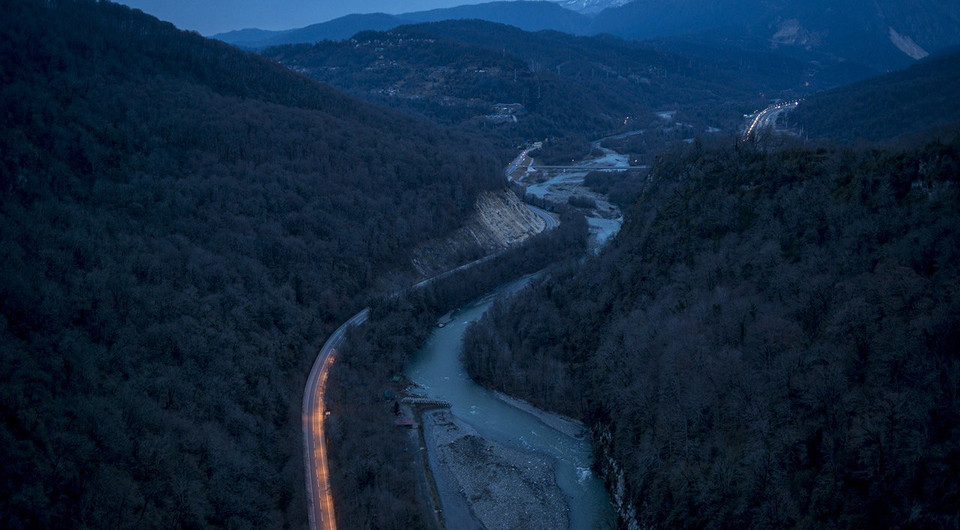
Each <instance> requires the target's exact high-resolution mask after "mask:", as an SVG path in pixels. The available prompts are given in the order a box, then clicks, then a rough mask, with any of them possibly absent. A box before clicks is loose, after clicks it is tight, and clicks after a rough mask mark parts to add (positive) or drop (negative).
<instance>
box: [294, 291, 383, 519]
mask: <svg viewBox="0 0 960 530" xmlns="http://www.w3.org/2000/svg"><path fill="white" fill-rule="evenodd" d="M369 315H370V308H369V307H368V308H364V309H363V310H362V311H360V312H359V313H357V314H356V315H353V317H352V318H350V320H348V321H346V322H344V323H343V325H342V326H340V327H339V328H337V330H336V331H334V332H333V334H332V335H330V338H329V339H327V342H325V343H324V344H323V348H320V353H319V354H317V360H316V361H314V363H313V369H311V370H310V377H308V378H307V385H306V389H305V390H304V392H303V450H304V453H305V454H306V459H305V464H306V466H307V504H308V509H309V512H310V528H312V529H320V530H335V529H336V528H337V519H336V516H335V515H334V513H333V496H332V495H331V493H330V469H329V467H328V465H327V444H326V440H325V439H324V434H323V420H324V417H325V416H326V406H325V405H324V402H323V398H324V392H325V391H326V386H327V375H328V374H329V373H330V366H331V365H332V364H333V361H334V358H335V356H336V353H337V348H339V347H340V345H341V344H343V339H344V338H345V337H346V336H347V330H348V329H349V328H351V327H352V326H359V325H360V324H363V323H364V322H366V321H367V317H368V316H369Z"/></svg>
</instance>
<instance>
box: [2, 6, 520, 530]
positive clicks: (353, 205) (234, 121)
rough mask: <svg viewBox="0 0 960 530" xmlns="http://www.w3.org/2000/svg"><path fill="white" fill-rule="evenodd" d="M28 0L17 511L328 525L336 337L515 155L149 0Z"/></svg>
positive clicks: (16, 72) (6, 501) (10, 36)
mask: <svg viewBox="0 0 960 530" xmlns="http://www.w3.org/2000/svg"><path fill="white" fill-rule="evenodd" d="M4 6H5V10H4V16H3V17H2V19H0V34H2V36H3V38H2V39H0V65H2V66H0V108H2V116H3V122H4V124H3V127H2V128H0V188H2V197H0V256H2V258H0V278H2V280H0V446H2V447H3V451H4V465H3V466H2V470H0V484H2V486H0V490H2V491H0V526H2V527H4V528H37V527H41V528H51V527H57V528H70V527H104V526H109V527H116V528H145V527H147V528H149V527H168V528H169V527H187V528H201V527H232V528H268V527H274V528H281V527H285V528H290V527H301V526H303V525H304V524H305V519H306V513H307V511H306V507H305V505H304V499H305V495H304V492H303V488H304V480H303V462H302V446H301V442H302V440H301V437H300V403H301V397H302V390H303V382H304V379H305V378H306V374H307V372H308V371H309V366H310V365H311V363H312V361H313V359H314V355H315V353H316V348H317V347H318V346H319V345H320V344H321V343H322V342H323V341H324V340H325V339H326V337H327V335H328V334H329V332H330V331H331V330H332V329H333V328H335V327H336V326H337V325H339V323H340V322H342V321H343V320H344V319H345V318H346V317H348V316H349V315H351V314H352V313H353V312H355V311H356V310H358V309H359V308H360V307H363V305H364V303H365V300H366V298H367V297H368V296H369V294H370V293H371V289H372V286H374V285H375V284H376V282H377V281H378V278H380V277H382V276H384V275H387V274H396V273H398V272H399V273H403V272H404V271H409V270H410V267H409V257H410V255H409V250H410V249H412V248H414V247H415V246H416V244H417V243H418V242H421V241H424V240H427V239H430V238H435V237H439V236H441V235H443V234H445V233H447V232H448V231H450V230H453V229H455V228H456V227H457V226H458V225H459V223H460V219H462V218H464V217H465V216H466V214H468V213H469V212H470V211H472V206H473V200H474V197H475V196H476V195H477V193H478V192H479V191H480V190H483V189H493V188H496V187H499V186H502V185H503V184H502V182H503V177H502V174H501V172H500V164H499V162H498V161H497V160H494V159H492V158H488V157H486V156H483V155H477V154H472V153H475V152H478V151H481V150H485V151H487V152H490V150H489V149H487V148H485V147H484V146H483V144H482V143H481V142H478V141H477V140H476V139H474V140H472V142H471V143H470V148H471V149H473V151H470V150H467V149H466V148H465V145H466V144H467V142H466V141H465V140H464V139H463V138H462V137H460V136H457V135H453V134H451V133H448V132H444V131H441V130H438V129H436V128H434V127H432V126H431V125H429V124H427V123H423V122H420V121H415V120H412V119H410V118H407V117H403V116H401V115H400V114H398V113H396V112H393V111H390V110H387V109H382V108H376V107H373V106H370V105H368V104H365V103H360V102H357V101H355V100H351V99H349V98H346V97H344V96H341V95H340V94H338V93H337V92H336V91H334V90H333V89H331V88H329V87H326V86H323V85H319V84H317V83H316V82H315V81H312V80H310V79H308V78H306V77H304V76H301V75H298V74H295V73H291V72H289V71H288V70H286V69H285V68H283V67H282V66H280V65H276V64H274V63H271V62H269V61H267V60H265V59H263V58H261V57H259V56H256V55H253V54H249V53H244V52H241V51H238V50H236V49H234V48H232V47H230V46H228V45H225V44H223V43H219V42H215V41H209V40H206V39H203V38H201V37H200V36H198V35H196V34H191V33H185V32H180V31H178V30H176V29H175V28H174V27H173V26H172V25H170V24H166V23H161V22H159V21H157V20H156V19H154V18H152V17H149V16H146V15H143V14H142V13H139V12H135V11H133V10H130V9H128V8H125V7H121V6H118V5H115V4H110V3H107V2H97V1H94V0H43V1H41V0H14V1H11V2H5V3H4Z"/></svg>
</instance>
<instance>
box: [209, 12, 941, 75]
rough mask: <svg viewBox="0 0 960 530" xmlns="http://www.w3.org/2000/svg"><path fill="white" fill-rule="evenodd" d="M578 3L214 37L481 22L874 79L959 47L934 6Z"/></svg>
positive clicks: (261, 38)
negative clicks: (805, 63) (758, 57)
mask: <svg viewBox="0 0 960 530" xmlns="http://www.w3.org/2000/svg"><path fill="white" fill-rule="evenodd" d="M615 4H617V3H610V4H603V5H602V7H604V9H602V10H600V11H594V10H593V8H595V7H600V5H598V4H590V6H587V5H586V4H583V3H578V4H577V7H578V9H579V11H580V12H581V13H588V14H590V15H591V16H585V15H583V14H578V13H575V12H573V11H571V10H568V9H557V8H558V6H560V5H563V6H564V7H570V6H569V5H565V4H563V3H560V4H556V3H552V2H492V3H486V4H478V5H470V6H462V7H457V8H447V9H437V10H432V11H425V12H419V13H409V14H404V15H383V14H371V15H351V16H349V17H344V18H341V19H336V20H332V21H329V22H324V23H322V24H316V25H313V26H308V27H306V28H301V29H299V30H293V31H284V32H259V31H257V32H253V31H250V30H244V31H239V32H231V33H226V34H220V35H215V36H214V38H218V39H221V40H224V41H226V42H230V43H232V44H237V45H240V46H245V47H251V48H262V47H266V46H270V45H276V44H289V43H301V42H303V43H308V42H315V41H318V40H323V39H334V40H336V39H343V38H347V37H349V36H351V35H352V33H351V32H353V33H355V32H357V31H360V30H363V29H370V30H377V31H384V30H388V29H391V28H393V27H396V26H398V25H401V24H405V23H417V22H428V21H438V20H446V19H461V18H478V19H482V20H487V21H491V22H499V23H506V24H511V25H514V26H517V27H519V28H521V29H525V30H528V31H536V30H541V29H553V30H557V31H563V32H566V33H573V34H583V35H598V34H604V33H607V34H611V35H616V36H619V37H623V38H629V39H649V38H663V37H680V36H683V37H685V38H693V39H696V40H699V41H703V42H706V43H723V44H727V45H736V46H738V47H741V48H744V49H748V50H755V51H758V50H774V51H777V52H779V53H786V54H789V55H793V56H796V57H799V58H804V59H808V60H816V61H823V60H829V61H839V62H842V61H852V62H856V63H860V64H863V65H865V66H866V67H869V68H870V69H872V70H874V71H876V72H884V71H887V70H891V69H898V68H902V67H904V66H906V65H908V64H910V62H912V61H913V60H916V59H919V58H922V57H925V56H926V55H927V54H929V53H933V52H936V51H939V50H942V49H944V48H947V47H949V46H953V45H958V44H960V6H958V5H957V4H956V3H951V2H939V1H936V0H911V1H909V2H901V1H896V0H884V1H879V0H878V1H874V0H856V1H853V2H843V3H835V2H830V1H825V0H824V1H814V2H806V1H799V0H722V1H720V2H699V1H694V0H635V1H633V2H630V3H626V4H623V5H615Z"/></svg>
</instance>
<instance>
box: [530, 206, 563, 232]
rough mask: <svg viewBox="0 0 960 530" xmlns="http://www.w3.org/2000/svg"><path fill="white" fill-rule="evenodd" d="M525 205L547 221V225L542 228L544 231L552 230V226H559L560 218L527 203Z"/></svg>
mask: <svg viewBox="0 0 960 530" xmlns="http://www.w3.org/2000/svg"><path fill="white" fill-rule="evenodd" d="M526 207H527V208H529V209H530V211H531V212H533V213H535V214H537V216H538V217H540V218H541V219H543V220H544V221H545V222H546V223H547V226H546V227H545V228H544V229H543V230H544V231H547V230H553V229H554V228H556V227H558V226H560V220H559V219H557V216H556V215H554V214H552V213H550V212H548V211H546V210H543V209H541V208H537V207H536V206H533V205H530V204H527V205H526Z"/></svg>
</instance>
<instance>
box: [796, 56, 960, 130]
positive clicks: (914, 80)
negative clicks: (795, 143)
mask: <svg viewBox="0 0 960 530" xmlns="http://www.w3.org/2000/svg"><path fill="white" fill-rule="evenodd" d="M958 86H960V51H957V50H956V49H954V50H953V51H952V52H951V53H946V54H944V55H940V56H936V57H930V58H928V59H926V60H923V61H920V62H918V63H917V64H915V65H913V66H911V67H910V68H907V69H906V70H902V71H899V72H893V73H890V74H886V75H883V76H879V77H875V78H871V79H867V80H865V81H861V82H859V83H854V84H852V85H848V86H843V87H839V88H835V89H833V90H829V91H826V92H823V93H820V94H816V95H813V96H811V97H809V98H807V99H806V100H805V101H803V102H802V103H801V104H800V106H799V107H797V110H795V111H794V112H793V113H791V114H790V117H789V121H790V123H791V124H792V125H793V126H794V127H797V128H802V130H803V134H804V135H805V136H809V137H811V138H830V139H832V140H840V141H845V142H855V141H864V140H870V141H884V140H897V141H903V140H904V139H905V137H909V136H911V135H921V136H922V135H923V134H925V132H926V131H927V130H929V129H930V128H931V127H936V126H942V127H946V128H950V129H953V130H956V128H957V125H958V124H960V97H958V91H957V87H958Z"/></svg>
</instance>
